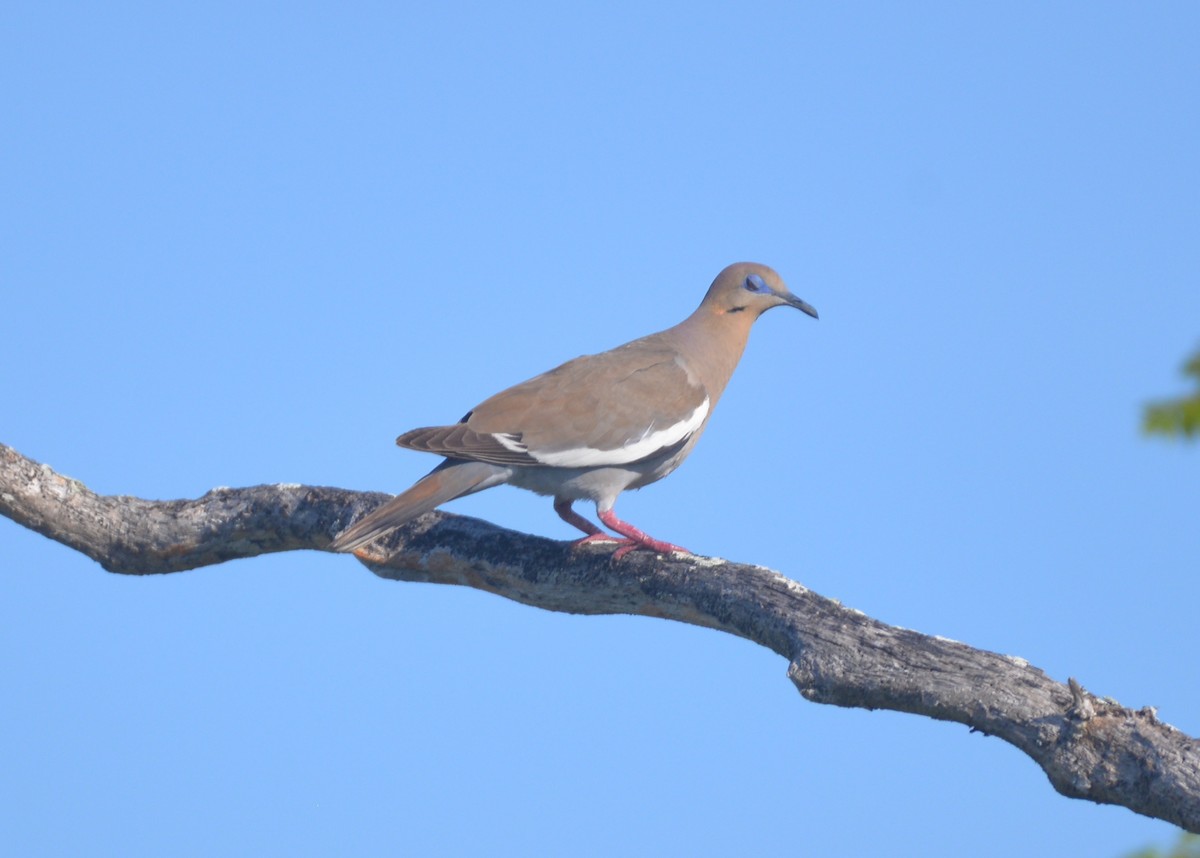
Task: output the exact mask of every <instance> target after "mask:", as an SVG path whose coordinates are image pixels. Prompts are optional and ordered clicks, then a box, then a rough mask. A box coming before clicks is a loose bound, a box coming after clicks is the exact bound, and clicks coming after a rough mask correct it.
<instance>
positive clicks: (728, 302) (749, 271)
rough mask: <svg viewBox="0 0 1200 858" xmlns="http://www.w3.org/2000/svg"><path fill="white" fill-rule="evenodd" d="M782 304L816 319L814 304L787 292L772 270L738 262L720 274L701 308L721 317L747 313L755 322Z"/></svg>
mask: <svg viewBox="0 0 1200 858" xmlns="http://www.w3.org/2000/svg"><path fill="white" fill-rule="evenodd" d="M783 305H787V306H789V307H795V308H796V309H797V310H800V311H802V312H804V313H807V314H808V315H810V316H812V317H813V318H814V319H815V318H817V311H816V310H815V309H813V307H812V305H811V304H808V303H807V302H805V301H801V300H800V299H799V298H797V297H796V296H795V295H793V294H792V293H791V292H790V291H788V288H787V286H786V285H784V282H783V278H782V277H780V276H779V275H778V274H776V273H775V271H774V270H773V269H771V268H768V267H767V266H765V265H759V264H758V263H755V262H736V263H734V264H733V265H730V266H729V267H728V268H726V269H725V270H724V271H722V272H721V273H720V274H718V275H717V279H716V280H714V281H713V283H712V286H709V287H708V294H707V295H705V296H704V301H703V302H701V304H700V307H701V308H702V309H707V310H709V311H710V312H713V313H718V314H740V313H745V314H746V318H747V319H748V320H749V321H753V320H755V319H757V318H758V317H759V316H761V315H762V314H763V313H765V312H766V311H767V310H770V309H771V308H772V307H780V306H783Z"/></svg>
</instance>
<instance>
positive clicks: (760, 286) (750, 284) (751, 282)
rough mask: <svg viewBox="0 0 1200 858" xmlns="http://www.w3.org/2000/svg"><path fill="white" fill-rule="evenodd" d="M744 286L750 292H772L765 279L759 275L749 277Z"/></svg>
mask: <svg viewBox="0 0 1200 858" xmlns="http://www.w3.org/2000/svg"><path fill="white" fill-rule="evenodd" d="M742 286H743V287H744V288H745V289H746V291H748V292H769V291H771V290H770V289H768V288H767V284H766V283H764V282H763V279H762V278H761V277H759V276H758V275H757V274H751V275H749V276H747V277H746V282H745V283H743V284H742Z"/></svg>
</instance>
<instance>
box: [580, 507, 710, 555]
mask: <svg viewBox="0 0 1200 858" xmlns="http://www.w3.org/2000/svg"><path fill="white" fill-rule="evenodd" d="M596 514H597V515H598V516H600V520H601V521H602V522H604V525H605V527H608V528H609V529H610V530H615V531H616V532H617V533H619V534H621V535H622V536H624V537H625V539H624V540H622V541H623V542H625V544H624V545H622V546H621V547H620V548H618V549H617V550H616V551H615V552H614V553H613V560H620V559H621V558H622V557H624V556H625V555H626V554H628V553H629V552H630V551H637V550H638V549H639V548H644V549H646V550H648V551H657V552H658V553H659V554H670V553H671V552H672V551H681V552H683V553H684V554H691V553H692V552H690V551H688V550H687V549H686V548H684V547H682V546H679V545H672V544H671V543H669V542H663V541H661V540H658V539H655V538H653V537H651V536H647V535H646V534H645V533H644V532H643V531H640V530H638V529H637V528H636V527H634V526H633V525H632V524H630V523H629V522H626V521H621V519H619V518H617V516H616V513H614V512H613V511H612V510H611V509H608V510H605V511H603V512H601V511H600V510H597V511H596ZM589 538H590V537H589Z"/></svg>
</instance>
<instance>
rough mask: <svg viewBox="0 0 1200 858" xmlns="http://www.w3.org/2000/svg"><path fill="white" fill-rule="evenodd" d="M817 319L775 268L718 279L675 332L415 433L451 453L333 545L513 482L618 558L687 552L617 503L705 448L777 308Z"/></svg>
mask: <svg viewBox="0 0 1200 858" xmlns="http://www.w3.org/2000/svg"><path fill="white" fill-rule="evenodd" d="M784 304H787V305H790V306H793V307H796V308H798V309H800V310H802V311H803V312H805V313H807V314H808V315H810V316H812V317H813V318H816V315H817V313H816V311H815V310H814V309H813V308H812V307H811V306H809V305H808V304H806V303H805V302H803V301H801V300H800V299H799V298H797V297H796V296H794V295H792V294H791V292H789V291H788V289H787V287H786V286H785V285H784V283H783V281H782V279H780V277H779V275H778V274H776V273H775V272H774V271H773V270H771V269H770V268H768V267H766V266H764V265H758V264H755V263H749V262H743V263H737V264H735V265H731V266H729V267H728V268H726V269H725V270H724V271H722V272H721V273H720V274H719V275H717V278H716V280H714V281H713V283H712V285H711V286H710V287H709V289H708V292H707V293H706V294H705V296H704V300H703V301H702V302H701V303H700V306H699V307H698V308H697V309H696V311H695V312H694V313H692V315H690V316H689V317H688V318H687V319H685V320H684V321H683V322H681V323H680V324H678V325H676V326H675V327H673V328H668V329H667V330H665V331H661V332H659V333H657V334H651V335H650V336H647V337H642V338H641V339H638V340H634V341H633V342H630V343H626V344H625V345H623V346H618V347H617V348H615V349H612V350H611V351H607V352H602V353H601V354H596V355H587V356H584V357H579V358H576V359H574V360H572V361H568V362H567V363H564V364H562V365H561V366H559V367H556V368H555V369H552V370H550V371H549V372H547V373H543V374H542V375H539V376H536V377H535V378H531V379H529V380H528V381H525V382H522V383H521V384H518V385H516V386H514V387H510V388H508V389H507V390H504V391H502V392H501V393H498V394H496V395H495V396H493V397H491V398H490V399H487V400H485V401H484V402H482V403H480V404H479V405H477V406H476V407H475V408H473V409H472V410H471V411H470V412H468V413H467V416H466V417H464V418H463V420H462V421H461V422H459V423H456V424H453V425H450V426H433V427H428V428H424V429H414V430H412V431H411V432H406V433H405V434H403V435H401V436H400V437H399V438H397V439H396V443H397V444H399V445H400V446H402V447H408V448H409V449H412V450H420V451H421V452H427V453H436V454H438V455H440V456H445V457H446V460H445V461H444V462H442V463H441V464H440V465H438V467H436V468H435V469H434V470H433V471H431V472H430V473H429V474H427V475H426V476H425V477H423V478H422V479H421V480H420V481H418V482H417V483H416V484H415V485H414V486H413V487H412V488H410V489H409V490H408V491H406V492H404V493H403V494H401V495H399V496H397V497H396V498H394V499H393V500H391V501H389V502H388V503H386V504H384V505H383V506H382V507H380V508H379V509H377V510H375V511H374V512H372V513H371V514H369V515H368V516H366V517H365V518H363V519H362V520H360V521H359V522H357V523H355V524H354V525H353V526H351V527H350V528H348V529H347V530H346V531H344V532H343V533H341V534H340V535H339V536H338V537H337V538H336V539H335V540H334V542H333V546H332V547H333V548H334V549H335V550H339V551H350V550H354V549H355V548H358V547H360V546H362V545H365V544H366V543H368V542H370V541H372V540H373V539H375V538H377V537H378V536H380V535H382V534H383V533H386V532H387V531H389V530H391V529H393V528H395V527H397V526H399V525H401V524H403V523H404V522H406V521H408V520H410V519H412V518H415V517H416V516H418V515H421V514H422V513H424V512H427V511H428V510H431V509H433V508H434V507H437V506H439V505H441V504H443V503H445V502H446V501H448V500H452V499H453V498H456V497H462V496H463V495H467V494H471V493H473V492H477V491H482V490H483V489H486V488H491V487H492V486H495V485H500V484H502V483H511V484H513V485H516V486H519V487H521V488H526V489H529V490H531V491H535V492H538V493H539V494H547V495H552V496H553V497H554V498H555V504H554V509H555V512H557V513H558V515H559V516H560V517H561V518H562V519H563V520H564V521H566V522H568V523H569V524H571V525H572V526H574V527H577V528H578V529H580V530H582V531H583V532H584V533H585V534H587V536H585V537H584V539H582V540H580V542H591V541H601V540H613V537H610V536H608V535H607V534H604V533H603V532H602V531H601V530H600V529H599V528H597V527H595V526H594V525H592V524H591V523H590V522H588V521H587V520H586V519H584V518H583V517H582V516H580V515H578V514H577V513H575V512H574V511H572V510H571V502H572V501H575V500H579V499H584V498H586V499H588V500H592V501H594V502H595V503H596V511H597V513H598V515H599V517H600V519H601V521H603V522H604V523H605V524H606V525H607V526H608V527H610V528H611V529H613V530H615V531H616V532H617V533H619V534H621V535H622V537H623V539H619V540H615V541H616V542H618V543H619V548H618V550H617V552H616V553H615V555H614V557H617V558H619V557H621V556H623V555H624V554H625V553H626V552H628V551H631V550H634V549H638V548H645V549H651V550H655V551H660V552H669V551H675V550H679V551H682V550H684V549H681V548H679V546H675V545H671V544H670V543H667V542H660V541H659V540H656V539H652V538H651V537H649V536H647V535H646V534H644V533H643V532H642V531H640V530H638V529H637V528H635V527H633V526H632V525H629V524H628V523H626V522H623V521H621V520H620V519H618V518H617V517H616V516H615V515H614V514H613V512H612V507H613V504H614V502H615V501H616V498H617V495H619V494H620V493H621V492H622V491H625V490H627V489H631V488H641V487H642V486H644V485H648V484H649V483H652V482H654V481H656V480H659V479H661V478H662V477H664V476H666V475H667V474H669V473H670V472H671V471H673V470H674V469H675V468H676V467H677V466H678V465H679V463H680V462H682V461H683V459H684V458H686V457H687V455H688V453H690V452H691V449H692V447H693V446H694V445H695V443H696V441H697V440H698V439H699V437H700V434H701V433H702V432H703V431H704V427H705V426H706V425H707V423H708V419H709V417H710V416H711V414H712V409H713V407H714V406H715V405H716V403H717V400H718V399H719V398H720V396H721V394H722V392H723V391H724V390H725V385H726V384H727V383H728V381H729V378H730V376H731V375H732V374H733V370H734V368H735V367H736V366H737V363H738V360H739V359H740V358H741V356H742V351H743V349H744V348H745V345H746V339H747V337H748V336H749V333H750V327H751V326H752V325H753V323H754V321H755V320H756V319H757V318H758V317H759V316H760V315H762V314H763V313H764V312H766V311H767V310H769V309H771V308H772V307H777V306H781V305H784Z"/></svg>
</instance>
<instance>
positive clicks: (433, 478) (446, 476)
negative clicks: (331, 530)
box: [329, 459, 510, 551]
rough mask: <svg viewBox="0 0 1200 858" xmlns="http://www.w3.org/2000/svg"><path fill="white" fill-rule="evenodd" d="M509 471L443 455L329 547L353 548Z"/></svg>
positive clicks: (499, 480) (495, 482)
mask: <svg viewBox="0 0 1200 858" xmlns="http://www.w3.org/2000/svg"><path fill="white" fill-rule="evenodd" d="M509 473H510V471H509V469H508V468H504V467H500V466H498V465H490V464H488V463H486V462H465V461H456V460H453V459H447V460H446V461H444V462H442V463H441V464H440V465H438V466H437V467H436V468H434V469H433V470H432V471H430V472H429V473H428V474H426V475H425V476H423V477H422V478H421V479H419V480H417V482H416V484H414V485H413V487H412V488H410V489H409V490H408V491H406V492H403V493H401V494H399V495H396V497H394V498H392V499H391V500H390V501H388V502H387V503H385V504H384V505H383V506H381V507H379V509H377V510H375V511H374V512H372V513H370V514H369V515H367V516H366V517H364V518H362V519H359V520H358V521H356V522H355V523H354V524H353V525H351V526H350V527H348V528H346V529H345V530H343V531H342V532H341V533H339V534H338V535H337V536H336V537H335V538H334V540H333V542H332V543H330V546H329V547H330V548H331V549H332V550H333V551H354V550H355V549H357V548H362V547H363V546H364V545H366V544H367V543H368V542H371V541H372V540H374V539H376V538H378V537H380V536H382V535H383V534H385V533H387V532H388V531H389V530H392V529H393V528H396V527H399V526H400V525H402V524H404V523H405V522H406V521H411V520H412V519H414V518H416V517H417V516H419V515H421V514H422V513H426V512H429V511H430V510H431V509H433V508H434V507H437V506H440V505H442V504H444V503H446V502H447V501H451V500H454V499H455V498H459V497H462V496H463V495H469V494H471V493H473V492H478V491H482V490H483V489H486V488H491V487H492V486H494V485H498V484H500V483H502V482H505V481H506V480H507V478H508V475H509Z"/></svg>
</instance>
